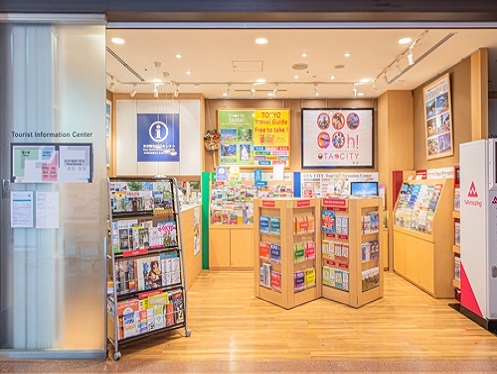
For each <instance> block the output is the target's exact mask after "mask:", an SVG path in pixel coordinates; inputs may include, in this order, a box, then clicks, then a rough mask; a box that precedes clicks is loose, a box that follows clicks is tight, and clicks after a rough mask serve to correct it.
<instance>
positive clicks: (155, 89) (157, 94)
mask: <svg viewBox="0 0 497 374" xmlns="http://www.w3.org/2000/svg"><path fill="white" fill-rule="evenodd" d="M154 97H155V98H158V97H159V90H158V88H157V85H156V84H154Z"/></svg>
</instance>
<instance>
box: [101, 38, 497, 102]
mask: <svg viewBox="0 0 497 374" xmlns="http://www.w3.org/2000/svg"><path fill="white" fill-rule="evenodd" d="M114 37H119V38H122V39H124V41H125V43H124V44H122V45H118V44H114V43H112V42H111V39H112V38H114ZM258 37H265V38H267V40H268V43H267V44H265V45H258V44H256V43H255V39H256V38H258ZM404 37H411V38H412V42H411V43H410V44H405V45H401V44H399V43H398V41H399V39H401V38H404ZM106 39H107V41H106V43H107V52H108V53H107V83H108V85H107V87H108V88H109V86H110V83H111V81H113V83H114V84H113V86H114V87H113V89H112V91H113V92H115V93H130V92H131V91H132V90H133V89H136V91H137V92H139V93H152V91H153V89H154V87H156V88H157V90H158V92H159V97H160V95H163V94H171V96H172V95H173V93H174V91H176V93H178V92H179V93H202V94H203V95H204V96H205V97H206V98H209V99H214V98H223V97H226V96H223V94H224V95H227V97H229V98H232V99H236V98H240V99H241V98H243V99H248V98H259V99H260V98H269V97H270V96H268V95H274V94H276V97H277V98H311V97H316V95H319V96H320V97H324V98H353V97H355V96H357V97H364V98H375V97H378V96H379V95H381V94H382V93H383V92H385V91H387V90H411V89H414V88H416V87H418V86H420V85H422V84H423V83H424V82H426V81H428V80H430V79H432V78H434V77H436V76H437V75H438V74H441V73H443V72H444V71H446V70H447V69H448V68H450V67H451V66H453V65H455V64H456V63H458V62H459V61H460V60H461V59H463V58H465V57H467V56H469V55H470V54H471V53H473V52H474V51H476V50H477V49H478V48H488V49H489V66H490V73H489V81H490V89H491V90H497V88H494V87H493V86H494V85H495V83H493V82H492V76H493V75H494V74H493V70H494V68H495V69H497V63H496V58H497V29H469V28H461V29H441V28H437V29H420V28H416V29H401V28H397V29H273V28H271V29H252V28H238V29H226V28H223V29H152V28H147V29H117V28H116V29H112V28H109V29H107V36H106ZM413 44H414V46H413ZM409 47H412V48H411V50H412V52H413V56H414V62H415V63H414V65H409V64H408V58H407V55H408V54H409V52H410V48H409ZM303 52H306V53H307V54H308V56H307V57H302V53H303ZM346 52H348V53H350V56H349V57H345V56H344V54H345V53H346ZM178 53H180V54H181V56H182V57H181V58H180V59H178V58H176V57H175V55H176V54H178ZM296 64H297V67H295V65H296ZM305 65H307V67H305ZM187 71H189V72H190V73H191V74H190V75H188V74H187ZM296 75H298V79H296V78H295V76H296ZM332 76H333V77H332ZM331 77H332V79H331ZM154 79H160V80H162V81H163V83H159V84H158V85H156V86H155V85H154V83H153V80H154ZM258 79H264V80H265V82H264V83H257V80H258ZM362 80H367V82H366V81H362ZM496 83H497V82H496Z"/></svg>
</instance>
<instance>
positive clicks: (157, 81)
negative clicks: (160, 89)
mask: <svg viewBox="0 0 497 374" xmlns="http://www.w3.org/2000/svg"><path fill="white" fill-rule="evenodd" d="M152 82H154V83H162V79H159V78H154V79H153V80H152Z"/></svg>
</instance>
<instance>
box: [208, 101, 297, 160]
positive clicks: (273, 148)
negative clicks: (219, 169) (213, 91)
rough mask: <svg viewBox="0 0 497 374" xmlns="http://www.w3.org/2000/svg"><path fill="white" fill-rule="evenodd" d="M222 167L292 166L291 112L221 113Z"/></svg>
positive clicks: (237, 111)
mask: <svg viewBox="0 0 497 374" xmlns="http://www.w3.org/2000/svg"><path fill="white" fill-rule="evenodd" d="M218 130H219V133H220V135H221V145H220V148H219V159H220V164H221V165H240V166H258V167H259V166H269V167H270V166H273V165H284V166H288V165H289V160H290V110H289V109H264V110H248V109H247V110H228V109H226V110H225V109H220V110H218Z"/></svg>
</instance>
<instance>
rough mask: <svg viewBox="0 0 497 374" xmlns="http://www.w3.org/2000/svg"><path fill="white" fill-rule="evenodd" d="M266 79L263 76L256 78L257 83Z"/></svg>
mask: <svg viewBox="0 0 497 374" xmlns="http://www.w3.org/2000/svg"><path fill="white" fill-rule="evenodd" d="M265 81H266V80H265V79H264V78H257V80H256V82H257V83H264V82H265Z"/></svg>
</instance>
